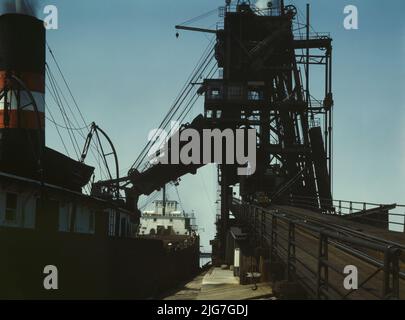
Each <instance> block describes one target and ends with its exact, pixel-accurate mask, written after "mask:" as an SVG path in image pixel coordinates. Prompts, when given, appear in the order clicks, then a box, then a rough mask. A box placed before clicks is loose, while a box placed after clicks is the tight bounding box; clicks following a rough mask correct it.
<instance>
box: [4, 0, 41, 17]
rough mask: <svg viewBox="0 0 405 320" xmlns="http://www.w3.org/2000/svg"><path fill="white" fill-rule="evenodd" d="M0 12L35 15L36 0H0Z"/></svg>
mask: <svg viewBox="0 0 405 320" xmlns="http://www.w3.org/2000/svg"><path fill="white" fill-rule="evenodd" d="M0 2H1V3H0V14H7V13H19V14H25V15H29V16H36V9H37V1H35V0H0Z"/></svg>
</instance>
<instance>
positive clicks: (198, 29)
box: [175, 26, 217, 34]
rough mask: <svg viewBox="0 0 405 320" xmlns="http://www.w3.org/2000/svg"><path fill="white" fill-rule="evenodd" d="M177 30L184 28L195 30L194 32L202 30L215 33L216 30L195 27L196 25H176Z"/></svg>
mask: <svg viewBox="0 0 405 320" xmlns="http://www.w3.org/2000/svg"><path fill="white" fill-rule="evenodd" d="M175 28H176V29H177V30H186V31H195V32H204V33H214V34H217V30H212V29H204V28H196V27H186V26H176V27H175Z"/></svg>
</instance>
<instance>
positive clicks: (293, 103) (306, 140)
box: [94, 1, 333, 255]
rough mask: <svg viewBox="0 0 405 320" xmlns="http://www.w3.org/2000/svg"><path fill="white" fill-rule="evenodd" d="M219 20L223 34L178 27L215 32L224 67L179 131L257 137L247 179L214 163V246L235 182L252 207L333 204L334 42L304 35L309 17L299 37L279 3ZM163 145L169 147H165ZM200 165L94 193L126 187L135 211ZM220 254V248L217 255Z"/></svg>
mask: <svg viewBox="0 0 405 320" xmlns="http://www.w3.org/2000/svg"><path fill="white" fill-rule="evenodd" d="M223 14H224V28H223V29H221V28H219V29H218V30H206V29H201V28H194V27H185V26H177V27H176V28H177V29H182V30H190V31H198V32H210V33H215V34H216V46H215V58H216V60H217V64H218V67H219V68H222V69H223V77H222V78H221V79H206V80H204V81H203V83H202V84H201V88H200V89H199V93H200V94H205V110H204V116H199V117H197V118H196V119H195V120H194V121H193V122H192V123H191V124H187V125H185V126H183V127H181V128H180V129H179V130H180V131H181V130H184V129H187V128H193V129H196V130H197V131H201V130H203V129H207V128H220V129H225V128H226V129H232V130H236V129H240V128H246V129H252V128H253V129H256V132H257V169H256V172H255V173H254V174H253V175H252V176H238V175H237V170H236V169H237V168H236V166H235V165H227V164H220V165H219V170H220V175H219V176H220V178H219V183H220V186H221V217H220V220H219V222H218V234H219V238H220V242H225V237H226V232H227V230H228V228H229V205H230V201H231V198H232V195H233V191H232V186H234V185H236V184H240V195H241V197H242V199H243V200H245V201H248V202H251V203H255V202H257V203H261V204H265V203H266V202H268V203H283V202H286V201H288V199H289V197H290V196H291V195H294V196H302V197H308V198H311V199H313V200H312V201H313V202H314V204H315V205H316V206H318V207H320V208H323V209H324V210H329V209H331V201H332V194H331V178H330V177H331V172H332V106H333V100H332V89H331V88H332V82H331V78H332V67H331V66H332V46H331V42H332V40H331V39H330V37H329V36H327V35H321V34H311V33H310V25H309V16H308V21H307V24H306V26H305V28H302V27H301V28H298V29H299V31H302V30H304V31H303V33H304V34H301V35H300V34H297V31H296V26H297V23H296V21H295V20H296V17H297V9H296V8H295V7H294V6H291V5H290V6H285V5H284V3H283V1H281V3H280V5H279V6H278V7H273V8H269V9H266V10H257V9H255V8H254V7H253V6H251V5H250V3H249V2H248V1H247V2H246V1H238V4H237V5H236V7H233V6H231V5H230V4H227V5H226V7H225V8H223ZM177 35H178V34H177ZM311 49H314V50H311ZM315 51H316V52H315ZM313 65H317V66H322V67H324V74H325V85H324V97H323V98H322V100H320V101H319V100H315V99H313V97H312V96H311V94H310V81H309V80H310V67H311V66H313ZM302 70H303V71H302ZM167 144H168V146H169V149H170V145H171V141H170V140H169V141H168V143H167ZM201 166H202V165H183V164H168V165H164V164H159V165H155V166H151V167H149V168H148V169H147V170H145V171H143V172H139V171H138V170H132V171H130V172H129V174H128V176H126V177H122V178H119V177H118V178H117V179H112V180H109V181H101V182H97V183H96V184H95V188H94V190H97V192H98V193H100V192H101V191H102V189H103V187H106V188H107V189H108V190H110V191H111V189H113V188H114V186H119V187H120V188H123V189H125V192H126V196H127V204H128V205H129V206H130V207H131V206H132V207H133V208H135V206H136V202H137V200H138V197H139V196H140V195H142V194H145V195H149V194H150V193H151V192H153V191H155V190H159V189H160V188H162V187H163V186H164V185H165V184H167V183H169V182H171V181H176V180H177V179H178V178H179V177H181V176H183V175H185V174H187V173H195V172H196V170H197V169H198V168H199V167H201ZM116 188H118V187H116ZM224 250H225V249H224V245H222V250H221V252H222V255H223V254H224Z"/></svg>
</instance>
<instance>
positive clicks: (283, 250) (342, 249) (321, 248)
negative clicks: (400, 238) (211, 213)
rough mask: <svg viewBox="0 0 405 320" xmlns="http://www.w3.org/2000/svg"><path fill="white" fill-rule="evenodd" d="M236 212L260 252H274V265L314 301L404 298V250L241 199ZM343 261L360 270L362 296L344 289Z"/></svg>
mask: <svg viewBox="0 0 405 320" xmlns="http://www.w3.org/2000/svg"><path fill="white" fill-rule="evenodd" d="M231 211H232V213H233V214H234V216H235V217H236V219H237V220H238V221H239V222H241V225H243V226H244V227H245V228H246V229H247V230H246V231H247V232H248V233H249V234H251V235H252V237H253V239H254V242H255V243H256V244H257V245H258V246H261V247H267V248H269V252H270V259H271V261H272V262H275V261H276V262H278V261H279V262H281V263H283V264H284V265H285V266H286V268H285V270H286V278H287V280H296V281H298V282H300V283H301V284H302V285H303V287H305V288H306V289H307V291H308V293H309V294H310V295H311V296H312V297H314V298H318V299H322V298H326V299H349V298H356V297H357V298H364V297H369V298H378V299H399V298H400V285H401V286H402V285H403V284H404V282H403V281H404V279H405V273H404V272H403V271H402V272H401V270H400V262H399V257H400V254H401V249H400V247H402V246H401V245H396V244H392V243H387V242H385V241H379V240H378V239H375V238H370V239H367V237H363V236H361V234H359V235H356V233H350V234H349V233H347V231H346V230H345V229H344V228H342V229H340V228H339V226H336V225H333V226H332V225H328V224H325V225H322V224H319V223H316V221H312V220H308V219H307V218H302V219H300V218H299V217H297V216H296V215H293V214H290V213H289V212H288V211H283V210H280V209H277V210H275V209H265V208H261V207H258V206H255V205H251V204H247V203H243V202H241V201H240V200H238V199H233V201H232V205H231ZM342 261H345V263H346V262H347V264H348V265H349V264H350V265H354V266H356V264H357V265H358V267H359V270H360V271H361V272H360V271H359V272H360V275H361V279H359V288H358V289H357V290H346V289H345V288H344V286H343V283H344V279H345V277H347V274H345V273H344V267H345V266H343V265H342ZM401 288H402V287H401ZM403 289H404V288H402V290H403Z"/></svg>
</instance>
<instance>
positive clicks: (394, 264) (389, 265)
mask: <svg viewBox="0 0 405 320" xmlns="http://www.w3.org/2000/svg"><path fill="white" fill-rule="evenodd" d="M400 255H401V250H400V249H398V248H395V247H391V246H390V247H388V248H387V249H386V251H385V253H384V280H383V294H382V295H383V298H384V299H399V298H400V297H399V272H400V268H399V256H400Z"/></svg>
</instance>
